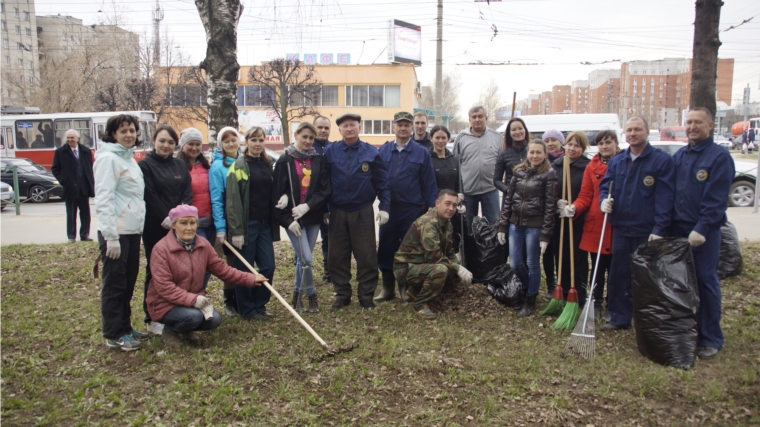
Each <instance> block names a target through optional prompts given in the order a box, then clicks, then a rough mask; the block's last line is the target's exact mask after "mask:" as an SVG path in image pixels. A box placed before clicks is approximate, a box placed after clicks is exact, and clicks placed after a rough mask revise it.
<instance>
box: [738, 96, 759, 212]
mask: <svg viewBox="0 0 760 427" xmlns="http://www.w3.org/2000/svg"><path fill="white" fill-rule="evenodd" d="M743 101H744V102H742V110H743V111H742V113H744V120H743V121H742V131H743V130H744V126H747V127H748V130H747V132H754V131H755V130H754V129H752V128H750V127H749V126H748V123H747V114H748V113H749V83H747V87H745V88H744V99H743ZM758 171H760V154H758V156H757V169H755V176H758ZM752 204H753V205H754V206H755V209H754V210H753V211H752V213H757V212H758V205H759V204H760V182H757V180H755V200H754V202H753V203H752Z"/></svg>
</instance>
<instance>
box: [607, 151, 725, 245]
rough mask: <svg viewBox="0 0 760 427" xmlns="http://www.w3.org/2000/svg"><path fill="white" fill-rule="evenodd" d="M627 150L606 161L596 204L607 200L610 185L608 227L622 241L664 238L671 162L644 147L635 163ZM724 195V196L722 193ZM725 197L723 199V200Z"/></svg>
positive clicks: (672, 185) (671, 187)
mask: <svg viewBox="0 0 760 427" xmlns="http://www.w3.org/2000/svg"><path fill="white" fill-rule="evenodd" d="M630 154H631V149H630V148H628V149H627V150H625V151H623V152H622V153H620V154H618V155H617V156H615V157H613V158H612V159H610V162H609V164H608V165H607V173H606V174H605V175H604V178H603V179H602V183H601V185H600V186H599V203H600V204H601V202H602V201H603V200H604V199H606V198H607V194H608V193H609V189H610V183H611V182H612V181H614V185H613V186H612V198H613V199H614V200H615V204H614V205H613V209H612V213H611V214H610V216H609V218H610V224H612V226H613V228H614V229H615V233H616V234H617V233H620V234H622V235H623V236H626V237H647V236H649V235H650V234H656V235H658V236H662V237H665V236H666V235H667V232H668V228H670V220H671V217H672V216H673V200H674V197H675V195H674V192H675V184H676V175H675V166H674V163H673V158H672V157H670V155H669V154H668V153H666V152H664V151H662V150H660V149H658V148H654V147H652V146H651V145H650V144H649V143H647V146H646V148H644V151H643V152H642V153H641V155H640V156H639V157H638V158H636V161H632V160H631V156H630ZM726 194H728V193H726ZM726 197H727V196H726Z"/></svg>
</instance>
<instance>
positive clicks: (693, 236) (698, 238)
mask: <svg viewBox="0 0 760 427" xmlns="http://www.w3.org/2000/svg"><path fill="white" fill-rule="evenodd" d="M706 240H707V239H705V236H703V235H701V234H699V233H697V232H696V231H693V230H692V232H691V233H689V244H690V245H692V246H694V247H695V248H696V247H697V246H699V245H701V244H703V243H705V241H706Z"/></svg>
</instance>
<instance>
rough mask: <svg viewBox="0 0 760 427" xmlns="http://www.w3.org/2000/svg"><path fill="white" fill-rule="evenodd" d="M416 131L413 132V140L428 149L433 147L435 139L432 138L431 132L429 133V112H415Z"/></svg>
mask: <svg viewBox="0 0 760 427" xmlns="http://www.w3.org/2000/svg"><path fill="white" fill-rule="evenodd" d="M412 123H413V124H414V133H413V134H412V141H414V142H416V143H417V144H420V145H421V146H422V147H423V148H424V149H426V150H432V149H433V141H431V140H430V134H428V131H427V126H428V118H427V114H425V113H423V112H422V111H420V112H417V113H414V121H413V122H412Z"/></svg>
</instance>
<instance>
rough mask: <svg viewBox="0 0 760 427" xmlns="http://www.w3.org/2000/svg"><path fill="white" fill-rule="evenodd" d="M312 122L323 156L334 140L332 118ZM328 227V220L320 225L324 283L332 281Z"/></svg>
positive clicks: (317, 146) (316, 146)
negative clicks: (328, 265)
mask: <svg viewBox="0 0 760 427" xmlns="http://www.w3.org/2000/svg"><path fill="white" fill-rule="evenodd" d="M312 124H313V125H314V127H315V128H317V137H316V138H314V145H313V147H314V149H315V150H317V154H319V155H320V156H323V155H324V154H325V149H326V148H327V146H328V145H330V144H332V142H330V141H329V138H330V128H331V127H332V124H331V123H330V119H328V118H327V117H325V116H318V117H317V118H316V119H314V122H312ZM325 215H328V214H325ZM328 227H329V226H328V224H327V223H326V222H322V224H321V225H320V226H319V234H320V235H322V267H323V273H322V281H323V282H324V283H327V282H329V281H330V270H329V269H328V268H327V250H328V248H329V243H330V238H329V237H328V236H329V234H330V233H329V232H328V230H329V228H328Z"/></svg>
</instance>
